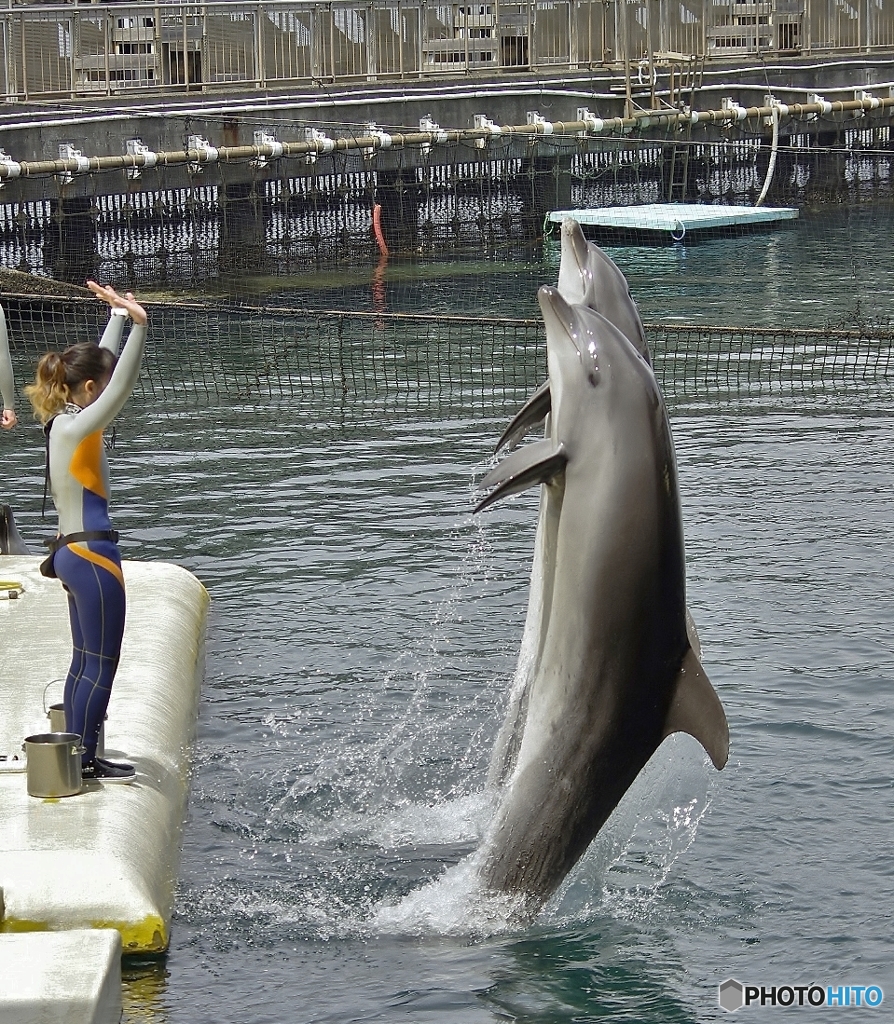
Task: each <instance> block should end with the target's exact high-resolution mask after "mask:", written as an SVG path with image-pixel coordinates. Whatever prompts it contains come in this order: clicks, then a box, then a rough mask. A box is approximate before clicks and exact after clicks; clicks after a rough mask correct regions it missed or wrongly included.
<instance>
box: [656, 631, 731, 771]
mask: <svg viewBox="0 0 894 1024" xmlns="http://www.w3.org/2000/svg"><path fill="white" fill-rule="evenodd" d="M674 732H686V733H689V735H690V736H694V737H695V738H696V739H697V740H698V741H699V743H701V745H702V746H703V747H704V748H705V750H706V751H707V752H708V756H709V757H710V758H711V761H712V763H713V765H714V767H715V768H716V769H717V770H718V771H719V770H720V769H721V768H723V766H724V765H725V764H726V762H727V758H728V757H729V725H728V724H727V721H726V715H725V714H724V711H723V705H722V704H721V703H720V698H719V697H718V696H717V693H716V692H715V690H714V687H713V686H712V685H711V681H710V680H709V679H708V677H707V675H706V674H705V670H704V669H703V668H702V665H701V662H700V661H699V660H698V657H697V656H696V654H695V652H694V651H693V650H692V648H689V650H687V652H686V656H685V657H684V658H683V664H682V665H681V666H680V671H679V673H678V675H677V679H676V682H675V684H674V692H673V696H672V697H671V704H670V708H669V709H668V712H667V717H666V718H665V721H664V734H663V735H662V737H661V738H662V739H664V738H665V737H666V736H670V734H671V733H674Z"/></svg>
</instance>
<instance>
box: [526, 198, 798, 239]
mask: <svg viewBox="0 0 894 1024" xmlns="http://www.w3.org/2000/svg"><path fill="white" fill-rule="evenodd" d="M546 216H547V221H548V222H550V223H551V224H556V225H560V224H561V223H562V221H563V220H564V219H565V218H566V217H571V218H572V219H573V220H576V221H577V222H578V224H580V226H581V227H582V228H583V229H584V233H585V234H587V235H599V236H607V237H615V238H621V239H623V238H630V237H634V238H635V240H636V241H643V240H648V238H649V236H653V240H657V241H674V242H681V241H682V240H683V239H684V238H685V237H686V236H687V235H692V234H695V235H698V234H708V233H713V234H718V233H721V234H726V233H738V232H742V231H750V230H755V229H757V228H764V227H769V226H771V225H773V224H776V223H778V222H780V221H789V220H796V219H797V217H798V211H797V209H795V208H793V207H782V206H777V207H773V206H720V205H717V206H714V205H709V204H706V203H650V204H648V205H645V206H609V207H605V208H604V209H596V210H553V211H552V212H550V213H548V214H547V215H546Z"/></svg>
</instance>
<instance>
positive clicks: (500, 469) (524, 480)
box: [475, 438, 568, 512]
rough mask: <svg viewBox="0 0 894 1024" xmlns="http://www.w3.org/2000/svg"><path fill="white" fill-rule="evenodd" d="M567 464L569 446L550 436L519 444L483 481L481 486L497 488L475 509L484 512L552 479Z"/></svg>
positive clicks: (483, 489)
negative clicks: (501, 499)
mask: <svg viewBox="0 0 894 1024" xmlns="http://www.w3.org/2000/svg"><path fill="white" fill-rule="evenodd" d="M567 464H568V453H567V452H566V451H565V446H564V445H563V444H561V443H559V444H558V445H555V444H554V443H553V442H552V441H551V440H550V439H549V438H544V439H543V440H542V441H535V442H534V443H533V444H529V445H525V447H524V448H517V449H516V450H515V451H514V452H513V453H512V454H511V455H507V456H506V458H505V459H503V461H502V462H501V463H500V464H499V465H498V466H496V467H495V468H494V469H492V470H491V471H490V472H489V473H488V474H487V476H486V477H484V479H483V480H481V481H480V483H479V484H478V487H479V489H480V490H482V491H486V490H488V489H490V488H491V487H493V488H494V490H492V491H491V492H490V494H488V495H487V496H486V497H484V498H482V499H481V501H479V502H478V504H477V505H476V506H475V511H476V512H480V511H481V510H482V509H484V508H487V506H488V505H491V504H493V502H495V501H499V500H500V498H505V497H507V495H510V494H518V493H519V492H520V491H526V490H527V489H528V488H529V487H533V486H534V485H535V484H542V483H546V482H547V481H549V480H552V478H553V477H554V476H556V474H557V473H561V472H562V470H564V469H565V466H566V465H567Z"/></svg>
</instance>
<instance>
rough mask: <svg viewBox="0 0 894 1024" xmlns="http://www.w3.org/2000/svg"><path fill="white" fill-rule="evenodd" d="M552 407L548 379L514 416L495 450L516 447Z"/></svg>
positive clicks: (544, 417)
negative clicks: (527, 431)
mask: <svg viewBox="0 0 894 1024" xmlns="http://www.w3.org/2000/svg"><path fill="white" fill-rule="evenodd" d="M551 408H552V394H551V392H550V390H549V381H548V380H547V382H546V383H545V384H542V385H541V386H540V387H539V388H538V389H537V390H536V391H535V392H534V394H533V395H531V397H530V398H529V399H528V400H527V402H525V404H524V405H523V406H522V407H521V409H519V411H518V412H517V413H516V414H515V416H513V417H512V422H511V423H510V424H509V426H508V427H507V428H506V429H505V430H504V431H503V433H502V435H501V437H500V440H499V441H497V447H496V448H495V449H494V451H495V452H498V451H499V450H500V449H501V448H506V447H508V448H514V447H515V446H516V445H517V444H518V442H519V441H520V440H521V438H522V436H523V435H524V433H525V431H526V430H529V429H530V428H531V427H533V426H534V425H535V424H536V423H540V422H542V421H543V420H544V419H546V417H547V416H548V415H549V411H550V409H551Z"/></svg>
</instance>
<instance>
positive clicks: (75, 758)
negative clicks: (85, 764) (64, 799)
mask: <svg viewBox="0 0 894 1024" xmlns="http://www.w3.org/2000/svg"><path fill="white" fill-rule="evenodd" d="M22 750H24V751H25V753H26V755H27V757H28V767H27V770H26V771H27V779H28V795H29V796H39V797H44V798H47V799H49V798H53V797H59V796H74V795H75V794H76V793H80V792H81V754H83V753H84V748H83V747H82V746H81V737H80V736H78V734H77V733H75V732H41V733H37V734H36V735H34V736H26V737H25V742H24V743H23V744H22Z"/></svg>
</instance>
